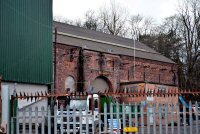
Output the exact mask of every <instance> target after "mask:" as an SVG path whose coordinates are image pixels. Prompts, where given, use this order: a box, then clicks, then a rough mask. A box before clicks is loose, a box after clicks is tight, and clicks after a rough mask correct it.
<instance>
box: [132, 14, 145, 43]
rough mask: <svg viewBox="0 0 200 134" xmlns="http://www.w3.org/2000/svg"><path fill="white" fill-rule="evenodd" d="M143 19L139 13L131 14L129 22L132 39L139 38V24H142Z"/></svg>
mask: <svg viewBox="0 0 200 134" xmlns="http://www.w3.org/2000/svg"><path fill="white" fill-rule="evenodd" d="M143 19H144V18H143V16H141V15H139V14H138V15H134V16H131V18H130V20H129V24H130V36H131V38H132V39H137V40H139V35H140V34H141V26H142V21H143Z"/></svg>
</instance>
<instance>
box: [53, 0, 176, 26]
mask: <svg viewBox="0 0 200 134" xmlns="http://www.w3.org/2000/svg"><path fill="white" fill-rule="evenodd" d="M115 1H116V3H119V4H120V5H121V6H122V7H123V8H126V10H127V11H128V12H129V14H130V15H136V14H141V15H143V16H146V17H153V18H154V19H155V21H156V22H157V23H160V22H161V21H162V19H163V18H165V17H168V16H170V15H173V14H174V13H175V12H176V10H177V7H178V1H179V0H115ZM109 3H110V2H109V0H53V14H54V16H62V17H63V18H67V19H69V20H75V19H78V18H80V19H82V18H83V17H84V14H85V12H86V11H87V10H89V9H92V10H95V11H97V10H99V8H100V7H102V6H104V5H106V4H109Z"/></svg>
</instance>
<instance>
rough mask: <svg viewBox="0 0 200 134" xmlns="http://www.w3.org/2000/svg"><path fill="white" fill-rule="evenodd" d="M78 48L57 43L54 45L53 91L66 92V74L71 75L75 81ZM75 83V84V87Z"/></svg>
mask: <svg viewBox="0 0 200 134" xmlns="http://www.w3.org/2000/svg"><path fill="white" fill-rule="evenodd" d="M79 50H80V49H79V48H77V47H72V46H67V45H62V44H58V45H57V46H56V66H55V67H56V76H55V83H56V88H55V92H56V93H60V92H66V89H65V87H66V85H65V80H66V78H67V76H72V77H73V78H74V79H75V81H76V82H77V71H78V70H77V63H78V54H79ZM76 87H77V83H76V84H75V88H76Z"/></svg>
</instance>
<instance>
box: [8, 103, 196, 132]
mask: <svg viewBox="0 0 200 134" xmlns="http://www.w3.org/2000/svg"><path fill="white" fill-rule="evenodd" d="M98 110H99V109H98ZM100 110H101V111H103V112H102V113H98V112H97V109H96V111H95V110H94V111H93V112H92V111H89V110H88V109H87V108H85V109H79V110H77V109H76V108H74V109H69V108H61V110H60V111H58V110H57V107H54V109H52V110H51V109H50V107H48V109H47V110H45V109H44V108H41V109H38V108H35V109H31V108H29V109H24V110H22V111H17V116H16V117H12V118H11V134H15V133H16V134H27V133H29V134H32V133H35V134H47V133H48V134H60V133H61V134H62V133H67V134H69V133H73V134H76V133H80V134H83V133H86V134H98V133H110V134H115V133H116V134H121V133H123V134H125V133H126V132H125V131H124V128H127V127H137V128H138V132H135V133H137V134H199V133H200V131H199V127H200V123H199V118H200V113H199V106H198V103H197V102H196V103H195V104H192V103H190V104H189V106H188V107H187V106H185V105H179V104H175V105H174V104H164V105H163V104H156V103H153V104H146V105H144V104H138V103H135V104H118V103H117V104H110V105H107V104H104V108H102V109H100ZM52 113H54V114H52Z"/></svg>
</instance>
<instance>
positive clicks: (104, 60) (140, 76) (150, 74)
mask: <svg viewBox="0 0 200 134" xmlns="http://www.w3.org/2000/svg"><path fill="white" fill-rule="evenodd" d="M79 51H80V48H79V47H72V46H68V45H62V44H58V45H57V46H56V77H55V79H56V92H65V91H66V89H65V86H66V85H65V80H66V77H67V76H72V77H73V78H74V80H75V88H77V85H78V83H84V90H88V89H89V88H90V85H91V84H92V83H93V81H94V80H95V79H96V78H97V77H99V76H104V77H106V78H107V79H108V80H109V81H110V83H109V84H110V90H119V89H120V88H124V87H127V86H130V85H131V84H137V83H152V84H158V85H171V86H176V85H177V84H178V83H177V73H176V72H177V66H176V65H175V64H169V63H164V62H158V61H152V60H147V59H141V58H136V59H135V63H134V57H130V56H125V55H113V54H108V53H102V52H97V51H92V50H83V55H81V57H82V58H83V65H80V64H79V58H80V53H79ZM134 65H135V68H134ZM79 66H83V76H84V77H83V80H81V81H78V75H80V74H79V73H78V72H79V70H78V69H79Z"/></svg>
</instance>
